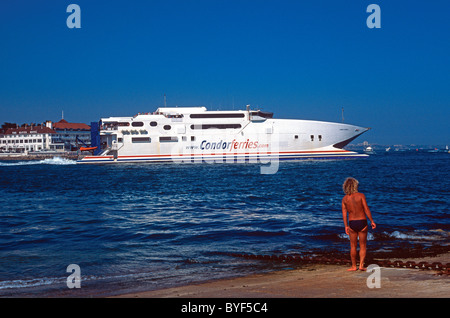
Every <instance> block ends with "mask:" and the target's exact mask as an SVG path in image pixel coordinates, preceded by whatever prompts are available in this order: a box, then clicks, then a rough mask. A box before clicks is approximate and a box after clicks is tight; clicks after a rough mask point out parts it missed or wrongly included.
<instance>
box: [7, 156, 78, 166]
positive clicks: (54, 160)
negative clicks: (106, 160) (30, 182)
mask: <svg viewBox="0 0 450 318" xmlns="http://www.w3.org/2000/svg"><path fill="white" fill-rule="evenodd" d="M76 163H77V162H76V161H75V160H70V159H66V158H60V157H54V158H48V159H44V160H27V161H19V162H0V166H29V165H74V164H76Z"/></svg>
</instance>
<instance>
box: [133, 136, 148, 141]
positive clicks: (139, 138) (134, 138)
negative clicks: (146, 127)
mask: <svg viewBox="0 0 450 318" xmlns="http://www.w3.org/2000/svg"><path fill="white" fill-rule="evenodd" d="M131 142H151V139H150V138H149V137H133V138H131Z"/></svg>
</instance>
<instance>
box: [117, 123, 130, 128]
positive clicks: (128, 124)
mask: <svg viewBox="0 0 450 318" xmlns="http://www.w3.org/2000/svg"><path fill="white" fill-rule="evenodd" d="M117 126H121V127H127V126H130V123H117Z"/></svg>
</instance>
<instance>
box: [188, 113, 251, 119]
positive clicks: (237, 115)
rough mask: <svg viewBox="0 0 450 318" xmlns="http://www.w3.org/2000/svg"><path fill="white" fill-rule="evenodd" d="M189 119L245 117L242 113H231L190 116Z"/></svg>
mask: <svg viewBox="0 0 450 318" xmlns="http://www.w3.org/2000/svg"><path fill="white" fill-rule="evenodd" d="M190 116H191V118H243V117H245V114H244V113H232V114H226V113H225V114H223V113H218V114H191V115H190Z"/></svg>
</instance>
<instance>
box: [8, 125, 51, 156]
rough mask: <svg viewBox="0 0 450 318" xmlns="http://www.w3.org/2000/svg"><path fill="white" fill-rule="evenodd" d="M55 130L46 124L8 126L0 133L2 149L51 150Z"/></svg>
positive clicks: (20, 150)
mask: <svg viewBox="0 0 450 318" xmlns="http://www.w3.org/2000/svg"><path fill="white" fill-rule="evenodd" d="M54 134H55V131H54V130H52V129H50V128H48V127H45V126H28V127H18V128H8V129H7V130H6V131H5V132H4V133H3V134H1V135H0V149H1V150H3V151H6V152H18V153H25V152H30V151H42V150H49V149H51V148H50V147H51V146H58V145H54V144H52V142H53V139H52V137H53V136H54Z"/></svg>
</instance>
